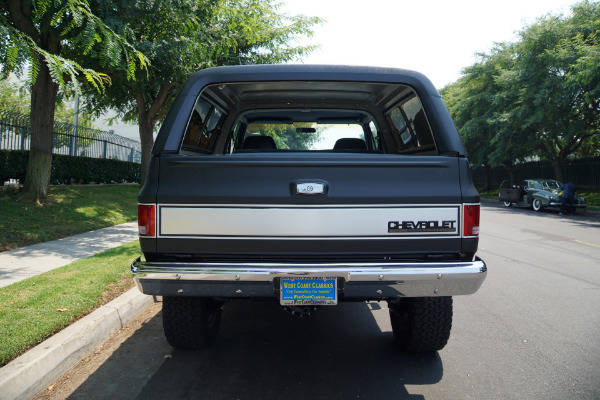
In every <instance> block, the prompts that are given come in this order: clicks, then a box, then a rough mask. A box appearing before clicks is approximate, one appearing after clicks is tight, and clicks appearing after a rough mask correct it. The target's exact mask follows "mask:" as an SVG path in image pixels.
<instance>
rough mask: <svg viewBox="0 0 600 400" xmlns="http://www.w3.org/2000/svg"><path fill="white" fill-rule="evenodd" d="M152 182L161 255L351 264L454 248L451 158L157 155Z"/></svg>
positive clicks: (456, 227) (456, 220)
mask: <svg viewBox="0 0 600 400" xmlns="http://www.w3.org/2000/svg"><path fill="white" fill-rule="evenodd" d="M158 180H159V182H160V185H159V186H158V188H159V189H158V192H157V193H156V204H157V217H156V218H157V221H156V222H157V224H156V226H157V238H156V239H153V240H156V252H157V253H158V254H161V255H162V256H164V257H167V258H169V257H175V258H190V257H192V258H199V259H202V260H207V259H212V260H222V259H238V258H239V259H244V260H248V259H261V260H289V261H311V260H314V261H322V260H324V259H344V260H354V261H359V260H361V259H373V258H376V259H381V258H382V257H383V258H386V259H405V258H419V257H425V256H427V257H431V256H432V255H433V256H435V255H438V256H440V257H441V256H443V255H448V256H451V255H452V254H454V255H456V254H458V253H460V252H461V251H462V250H461V220H462V218H461V217H462V214H461V210H462V204H461V188H460V177H459V166H458V158H457V157H445V156H431V157H429V156H423V157H414V156H411V157H405V156H397V155H390V156H387V155H380V154H378V155H369V154H361V155H357V154H353V155H344V154H335V155H332V154H302V153H299V154H286V155H285V156H281V155H277V154H256V155H255V154H238V155H232V156H229V157H218V156H208V157H206V156H205V157H181V156H166V157H160V171H159V174H158ZM432 242H434V243H432ZM432 249H435V251H432Z"/></svg>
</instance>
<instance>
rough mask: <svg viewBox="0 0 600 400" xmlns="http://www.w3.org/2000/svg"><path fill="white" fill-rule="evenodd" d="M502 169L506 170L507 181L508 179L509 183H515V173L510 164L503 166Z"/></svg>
mask: <svg viewBox="0 0 600 400" xmlns="http://www.w3.org/2000/svg"><path fill="white" fill-rule="evenodd" d="M504 167H505V168H506V172H508V179H510V180H511V181H513V182H514V181H515V171H514V169H513V166H512V164H504Z"/></svg>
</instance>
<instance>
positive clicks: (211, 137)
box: [181, 97, 226, 153]
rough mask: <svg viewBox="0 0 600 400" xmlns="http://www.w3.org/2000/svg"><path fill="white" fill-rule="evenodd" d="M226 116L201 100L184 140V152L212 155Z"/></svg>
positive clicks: (198, 102) (195, 109)
mask: <svg viewBox="0 0 600 400" xmlns="http://www.w3.org/2000/svg"><path fill="white" fill-rule="evenodd" d="M225 116H226V114H225V113H224V112H223V111H222V110H221V109H219V108H217V107H215V106H214V105H213V104H211V103H210V102H208V101H207V100H206V99H203V98H202V97H201V98H199V99H198V101H197V102H196V105H195V106H194V111H193V112H192V116H191V118H190V121H189V123H188V126H187V129H186V132H185V136H184V138H183V144H182V147H181V148H182V150H191V151H200V152H210V153H212V151H213V150H214V147H215V143H216V141H217V137H218V135H219V132H220V129H221V125H222V124H223V121H224V119H225Z"/></svg>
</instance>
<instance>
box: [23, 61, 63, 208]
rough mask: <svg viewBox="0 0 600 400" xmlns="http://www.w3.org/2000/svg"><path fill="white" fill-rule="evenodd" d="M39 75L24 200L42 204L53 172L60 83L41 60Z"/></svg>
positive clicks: (33, 93)
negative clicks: (55, 81) (55, 122)
mask: <svg viewBox="0 0 600 400" xmlns="http://www.w3.org/2000/svg"><path fill="white" fill-rule="evenodd" d="M38 62H39V65H40V72H39V74H38V76H37V79H36V81H35V84H34V85H33V87H32V89H31V150H30V152H29V162H28V163H27V173H26V175H25V182H24V194H23V197H24V198H25V199H26V200H30V201H33V202H36V203H39V202H40V201H41V200H43V199H44V198H45V197H46V196H47V195H48V186H49V184H50V172H51V169H52V147H53V143H52V140H53V131H54V129H53V127H54V109H55V106H56V95H57V93H58V84H56V83H54V82H53V81H52V77H51V76H50V71H49V69H48V66H47V65H46V63H45V62H44V61H43V60H40V61H38Z"/></svg>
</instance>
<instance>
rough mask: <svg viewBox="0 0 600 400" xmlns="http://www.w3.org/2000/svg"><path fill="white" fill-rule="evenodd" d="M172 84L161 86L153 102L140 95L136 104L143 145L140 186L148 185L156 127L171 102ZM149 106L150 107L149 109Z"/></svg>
mask: <svg viewBox="0 0 600 400" xmlns="http://www.w3.org/2000/svg"><path fill="white" fill-rule="evenodd" d="M172 87H173V84H172V83H169V84H166V85H162V86H160V89H159V90H158V93H157V94H156V96H155V97H153V99H152V102H149V103H147V102H146V100H145V98H144V95H143V94H142V93H138V95H137V97H136V103H137V108H138V117H139V132H140V142H141V144H142V165H141V168H142V177H141V182H140V184H141V185H142V186H143V185H144V183H146V176H147V174H148V166H149V165H150V159H151V158H152V146H154V135H153V133H154V126H155V125H156V123H157V122H158V120H159V115H160V111H161V109H163V108H164V107H165V106H166V105H167V104H169V101H170V100H171V94H170V91H171V88H172ZM148 106H149V107H148Z"/></svg>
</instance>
